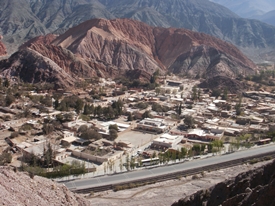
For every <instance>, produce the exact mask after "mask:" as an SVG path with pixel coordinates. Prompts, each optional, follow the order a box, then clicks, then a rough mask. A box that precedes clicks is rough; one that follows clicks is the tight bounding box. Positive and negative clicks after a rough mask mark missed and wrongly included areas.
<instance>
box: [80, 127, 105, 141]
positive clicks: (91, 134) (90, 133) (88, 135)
mask: <svg viewBox="0 0 275 206" xmlns="http://www.w3.org/2000/svg"><path fill="white" fill-rule="evenodd" d="M80 137H81V138H82V139H87V140H90V139H95V140H99V139H101V138H102V135H101V134H99V133H98V132H96V131H95V130H94V129H92V128H89V129H88V130H86V131H85V132H83V133H82V134H81V135H80Z"/></svg>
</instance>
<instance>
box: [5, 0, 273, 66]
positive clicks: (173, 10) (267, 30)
mask: <svg viewBox="0 0 275 206" xmlns="http://www.w3.org/2000/svg"><path fill="white" fill-rule="evenodd" d="M92 18H104V19H114V18H131V19H135V20H139V21H142V22H145V23H147V24H149V25H152V26H160V27H166V28H168V27H175V28H186V29H189V30H193V31H199V32H203V33H207V34H210V35H213V36H215V37H218V38H220V39H222V40H225V41H227V42H230V43H232V44H234V45H236V46H238V48H239V49H241V50H242V51H243V52H245V54H246V55H248V56H249V57H250V58H251V59H253V60H255V61H258V60H261V59H260V58H259V54H263V53H268V52H271V51H273V50H274V46H275V36H274V33H275V27H274V26H271V25H267V24H265V23H262V22H260V21H257V20H250V19H243V18H240V17H239V16H238V15H236V14H235V13H233V12H232V11H230V10H229V9H227V8H225V7H223V6H221V5H218V4H215V3H213V2H210V1H208V0H132V1H128V0H112V1H111V0H63V1H56V0H20V1H18V0H9V1H6V0H0V34H1V35H3V36H4V39H3V41H4V43H5V44H6V46H7V48H8V52H9V53H12V52H14V51H16V50H17V48H18V46H19V45H20V44H21V43H24V42H25V41H27V40H29V39H31V38H33V37H36V36H38V35H45V34H47V33H56V34H61V33H63V32H65V31H66V30H67V29H68V28H71V27H73V26H76V25H78V24H80V23H82V22H83V21H85V20H88V19H92ZM262 56H263V55H262Z"/></svg>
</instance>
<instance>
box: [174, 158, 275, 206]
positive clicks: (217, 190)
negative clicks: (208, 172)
mask: <svg viewBox="0 0 275 206" xmlns="http://www.w3.org/2000/svg"><path fill="white" fill-rule="evenodd" d="M274 194H275V161H273V162H272V163H270V164H268V165H265V166H263V167H261V168H259V169H256V170H251V171H248V172H245V173H242V174H240V175H238V176H237V177H236V178H235V179H232V180H228V181H225V182H221V183H219V184H217V185H216V186H214V187H211V188H210V189H207V190H202V191H199V192H197V193H195V194H193V195H191V196H189V197H187V198H185V199H181V200H179V201H178V202H175V203H174V204H173V206H203V205H204V206H205V205H207V206H216V205H223V206H232V205H239V206H247V205H255V206H256V205H257V206H262V205H264V206H273V205H275V199H274Z"/></svg>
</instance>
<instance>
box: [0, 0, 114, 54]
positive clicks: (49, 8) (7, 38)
mask: <svg viewBox="0 0 275 206" xmlns="http://www.w3.org/2000/svg"><path fill="white" fill-rule="evenodd" d="M92 18H107V19H108V18H114V16H112V15H111V14H110V13H109V12H108V11H107V10H105V9H104V6H103V5H102V4H100V3H99V2H98V1H96V0H62V1H60V0H19V1H18V0H8V1H7V0H0V35H2V36H4V39H3V41H4V42H5V43H6V45H7V47H8V50H9V53H11V52H14V51H16V49H17V48H18V46H19V45H20V44H22V43H24V42H25V41H27V40H29V39H31V38H34V37H36V36H39V35H45V34H47V33H51V32H54V31H57V32H59V33H62V32H64V31H65V30H67V29H68V28H69V27H72V26H75V25H78V24H80V23H82V22H83V21H86V20H88V19H92Z"/></svg>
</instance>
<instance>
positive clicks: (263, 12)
mask: <svg viewBox="0 0 275 206" xmlns="http://www.w3.org/2000/svg"><path fill="white" fill-rule="evenodd" d="M211 1H213V2H215V3H218V4H220V5H223V6H225V7H227V8H229V9H230V10H231V11H233V12H235V13H236V14H238V15H239V16H241V17H243V18H250V19H258V20H261V21H262V22H265V23H267V24H270V25H273V26H275V2H274V0H240V1H231V0H211Z"/></svg>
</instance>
